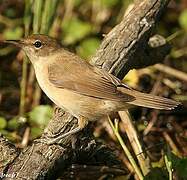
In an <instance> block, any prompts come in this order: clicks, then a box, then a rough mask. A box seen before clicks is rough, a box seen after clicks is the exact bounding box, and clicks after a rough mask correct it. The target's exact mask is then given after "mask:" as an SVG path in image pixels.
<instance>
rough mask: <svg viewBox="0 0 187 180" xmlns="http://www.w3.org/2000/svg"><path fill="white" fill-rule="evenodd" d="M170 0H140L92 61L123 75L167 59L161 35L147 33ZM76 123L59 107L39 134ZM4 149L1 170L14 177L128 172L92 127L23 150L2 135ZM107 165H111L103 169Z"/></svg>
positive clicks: (49, 133) (0, 153)
mask: <svg viewBox="0 0 187 180" xmlns="http://www.w3.org/2000/svg"><path fill="white" fill-rule="evenodd" d="M167 3H168V1H167V0H143V1H141V2H140V1H137V2H136V3H135V4H134V7H133V8H132V10H131V11H130V12H129V13H128V14H126V15H125V16H124V18H123V20H122V21H121V22H120V23H119V24H118V25H116V26H115V27H114V28H113V29H112V30H111V32H110V33H109V34H107V35H106V37H105V38H104V40H103V42H102V44H101V46H100V48H99V49H98V51H97V53H96V55H95V56H94V57H93V59H92V60H91V63H92V64H95V65H96V66H98V67H100V68H103V69H105V70H107V71H109V72H111V73H113V74H115V75H116V76H118V77H119V78H123V77H124V75H125V74H126V73H127V72H128V71H129V70H130V69H133V68H141V67H145V66H148V65H151V64H155V63H157V62H158V61H161V60H163V59H164V57H165V56H166V55H167V54H168V52H169V50H170V47H169V45H168V44H167V43H166V42H165V41H164V39H163V38H161V39H162V43H161V44H159V45H158V44H157V45H156V46H155V45H153V44H154V43H152V42H151V43H150V42H149V38H150V36H151V35H152V32H153V30H154V28H155V25H156V22H157V21H158V19H159V17H160V14H161V13H162V12H163V11H164V10H165V8H166V6H167ZM76 126H77V120H76V119H75V118H73V117H72V116H71V115H70V114H69V113H67V112H64V111H63V110H61V109H59V108H56V109H55V112H54V116H53V118H52V119H51V121H50V123H49V124H48V126H47V128H46V129H45V131H44V134H43V135H42V137H41V139H44V140H47V138H50V137H54V136H58V134H59V133H62V132H68V131H69V130H71V129H74V128H75V127H76ZM0 148H1V151H0V157H2V158H1V162H5V161H6V163H4V165H2V163H1V165H0V172H3V173H4V174H7V175H9V174H10V175H11V174H14V175H15V177H14V178H15V179H55V178H56V177H58V176H59V175H60V174H61V175H62V174H63V172H65V170H67V169H68V170H67V171H66V173H65V174H66V175H67V176H69V174H72V176H73V175H74V176H76V175H79V176H80V173H78V172H81V170H82V169H84V168H85V169H86V170H85V169H84V173H85V172H86V175H88V176H89V179H92V178H93V179H96V178H98V177H96V176H94V175H98V176H102V175H103V174H105V175H122V174H125V171H124V170H122V169H120V165H121V164H120V162H119V161H118V160H117V158H116V157H115V156H114V154H113V153H112V151H111V150H110V149H109V148H107V147H106V146H105V145H104V144H102V143H99V142H97V141H96V140H95V138H94V137H93V135H92V130H91V128H90V126H89V127H88V128H86V129H85V130H83V131H82V132H80V133H78V134H76V135H74V136H68V137H66V138H64V139H62V141H61V144H60V145H58V144H53V145H47V144H45V143H42V142H39V141H34V142H33V143H32V144H31V145H30V146H29V147H27V148H26V149H24V150H21V151H20V152H19V150H18V149H16V148H15V147H14V146H12V145H10V144H9V143H8V142H7V141H6V143H5V140H4V138H3V137H0ZM73 164H79V165H73ZM80 164H86V165H87V166H81V165H80ZM104 166H105V167H106V166H107V167H106V168H103V167H104ZM80 169H81V170H80ZM67 172H69V174H68V173H67ZM70 172H71V173H70ZM94 172H95V173H94ZM84 173H83V174H84ZM84 176H85V174H84ZM64 177H66V176H65V175H64ZM64 177H63V178H64ZM81 177H83V175H82V176H81ZM7 179H11V178H10V177H7Z"/></svg>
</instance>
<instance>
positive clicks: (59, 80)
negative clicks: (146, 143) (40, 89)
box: [48, 55, 134, 102]
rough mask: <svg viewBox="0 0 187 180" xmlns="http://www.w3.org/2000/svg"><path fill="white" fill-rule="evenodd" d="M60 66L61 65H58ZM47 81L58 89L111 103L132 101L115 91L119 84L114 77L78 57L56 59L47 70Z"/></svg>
mask: <svg viewBox="0 0 187 180" xmlns="http://www.w3.org/2000/svg"><path fill="white" fill-rule="evenodd" d="M59 64H62V65H59ZM48 74H49V80H50V82H51V83H52V84H54V85H55V86H56V87H58V88H65V89H69V90H72V91H75V92H76V93H79V94H83V95H86V96H91V97H95V98H99V99H106V100H112V101H125V102H129V101H133V100H134V97H133V96H132V95H129V94H125V93H122V92H121V91H119V90H118V89H117V86H118V85H120V84H121V81H120V80H118V79H117V78H116V77H115V76H113V75H111V74H109V73H107V72H105V71H103V70H100V69H98V68H96V67H94V66H92V65H90V64H88V63H87V62H86V61H84V60H82V59H80V58H79V57H78V56H75V55H72V56H71V58H70V57H69V56H63V57H58V59H57V60H56V61H55V63H52V64H51V65H50V66H49V68H48Z"/></svg>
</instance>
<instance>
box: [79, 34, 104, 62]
mask: <svg viewBox="0 0 187 180" xmlns="http://www.w3.org/2000/svg"><path fill="white" fill-rule="evenodd" d="M99 45H100V40H99V39H98V38H88V39H85V40H84V41H82V42H81V43H80V45H79V47H78V48H77V53H78V55H80V56H81V57H82V58H85V59H87V58H89V57H90V56H91V55H93V54H94V53H95V51H96V49H97V48H98V47H99Z"/></svg>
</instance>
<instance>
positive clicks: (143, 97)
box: [6, 35, 179, 138]
mask: <svg viewBox="0 0 187 180" xmlns="http://www.w3.org/2000/svg"><path fill="white" fill-rule="evenodd" d="M6 42H8V43H12V44H15V45H16V46H19V47H20V48H21V49H23V50H24V52H25V53H26V55H27V56H28V57H29V59H30V61H31V63H32V65H33V67H34V70H35V74H36V78H37V80H38V83H39V85H40V87H41V89H42V90H43V91H44V92H45V94H46V95H47V96H48V97H49V98H50V99H51V100H52V101H53V102H54V103H55V104H56V105H57V106H59V107H61V108H63V109H65V110H67V111H68V112H69V113H71V114H72V115H73V116H75V117H76V118H77V119H78V127H77V128H75V129H73V130H72V131H69V132H67V133H65V134H63V135H61V138H63V137H65V136H67V135H70V134H73V133H76V132H78V131H80V130H81V129H83V128H84V127H85V126H86V124H87V123H88V121H95V120H97V119H100V118H101V117H103V116H104V115H109V114H111V113H112V112H117V111H122V110H126V109H128V108H130V107H132V106H134V105H135V106H142V107H148V108H155V109H165V110H171V109H173V108H175V107H176V106H177V105H178V104H179V102H176V101H174V100H170V99H167V98H163V97H159V96H154V95H151V94H146V93H141V92H138V91H136V90H133V89H131V88H130V87H128V86H126V85H125V84H124V83H122V82H121V80H119V79H118V78H116V77H115V76H113V75H112V74H109V73H108V72H106V71H104V70H102V69H99V68H97V67H94V66H92V65H91V64H89V63H88V62H86V61H84V60H83V59H81V58H80V57H78V56H77V55H75V54H73V53H71V52H69V51H67V50H65V49H63V47H62V46H61V45H60V44H59V43H58V42H57V41H56V40H55V39H53V38H51V37H49V36H46V35H31V36H29V37H26V38H23V39H21V40H19V41H6Z"/></svg>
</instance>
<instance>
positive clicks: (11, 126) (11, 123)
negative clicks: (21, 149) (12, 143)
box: [7, 118, 19, 130]
mask: <svg viewBox="0 0 187 180" xmlns="http://www.w3.org/2000/svg"><path fill="white" fill-rule="evenodd" d="M7 127H8V129H10V130H16V129H18V127H19V122H18V119H17V118H13V119H10V120H9V121H8V125H7Z"/></svg>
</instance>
